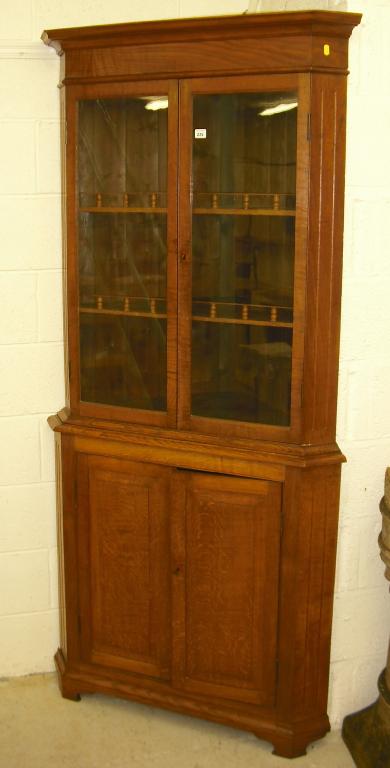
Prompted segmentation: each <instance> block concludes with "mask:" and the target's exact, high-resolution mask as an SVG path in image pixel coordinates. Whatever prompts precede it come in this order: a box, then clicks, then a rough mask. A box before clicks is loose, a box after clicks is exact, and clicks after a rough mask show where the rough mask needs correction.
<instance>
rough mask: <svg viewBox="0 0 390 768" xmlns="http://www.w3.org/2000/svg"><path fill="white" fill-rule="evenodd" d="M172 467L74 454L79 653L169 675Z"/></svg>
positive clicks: (100, 662) (119, 665) (107, 664)
mask: <svg viewBox="0 0 390 768" xmlns="http://www.w3.org/2000/svg"><path fill="white" fill-rule="evenodd" d="M170 476H171V470H170V469H168V468H161V467H158V466H154V465H153V464H151V465H147V464H142V463H136V464H135V463H133V462H130V461H124V460H117V459H112V458H106V457H104V458H99V457H97V456H89V455H79V457H78V476H77V480H78V563H79V601H80V606H79V610H80V623H81V656H82V660H83V661H85V662H87V663H93V664H98V665H101V666H104V667H106V668H107V667H114V668H120V669H122V670H125V671H129V672H136V673H140V674H146V675H149V676H152V677H158V678H163V679H167V678H168V677H169V664H170V620H171V619H170V568H169V522H168V491H169V481H170Z"/></svg>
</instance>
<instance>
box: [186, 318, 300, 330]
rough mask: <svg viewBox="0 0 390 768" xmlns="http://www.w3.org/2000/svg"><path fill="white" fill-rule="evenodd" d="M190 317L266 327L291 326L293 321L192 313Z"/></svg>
mask: <svg viewBox="0 0 390 768" xmlns="http://www.w3.org/2000/svg"><path fill="white" fill-rule="evenodd" d="M192 319H193V321H194V322H196V323H228V324H229V325H262V326H266V327H267V328H292V327H293V323H283V322H279V321H278V320H275V321H274V322H273V321H272V320H242V319H241V318H238V317H202V316H201V315H193V316H192Z"/></svg>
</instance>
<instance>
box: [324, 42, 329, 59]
mask: <svg viewBox="0 0 390 768" xmlns="http://www.w3.org/2000/svg"><path fill="white" fill-rule="evenodd" d="M324 56H330V45H328V43H325V45H324Z"/></svg>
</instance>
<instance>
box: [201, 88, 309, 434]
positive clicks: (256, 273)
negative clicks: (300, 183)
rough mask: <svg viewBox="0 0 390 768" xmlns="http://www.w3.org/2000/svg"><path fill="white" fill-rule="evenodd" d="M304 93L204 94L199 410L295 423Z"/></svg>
mask: <svg viewBox="0 0 390 768" xmlns="http://www.w3.org/2000/svg"><path fill="white" fill-rule="evenodd" d="M296 147H297V95H296V93H293V92H291V91H288V92H281V93H269V92H268V93H237V94H232V93H219V94H197V95H194V97H193V149H192V341H191V348H192V369H191V413H192V414H193V415H194V416H203V417H209V418H217V419H232V420H235V421H244V422H255V423H262V424H269V425H278V426H287V425H289V423H290V408H291V405H290V401H291V395H290V392H291V360H292V355H291V351H292V340H293V302H294V295H293V293H294V290H293V286H294V253H295V208H296Z"/></svg>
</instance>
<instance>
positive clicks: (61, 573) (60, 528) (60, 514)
mask: <svg viewBox="0 0 390 768" xmlns="http://www.w3.org/2000/svg"><path fill="white" fill-rule="evenodd" d="M55 465H56V508H57V546H58V596H59V606H60V647H61V649H62V652H63V654H64V656H65V657H66V655H67V642H66V611H65V606H66V593H65V568H64V509H63V503H62V497H63V496H62V495H63V489H62V464H61V435H60V434H59V433H58V432H57V433H56V434H55Z"/></svg>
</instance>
